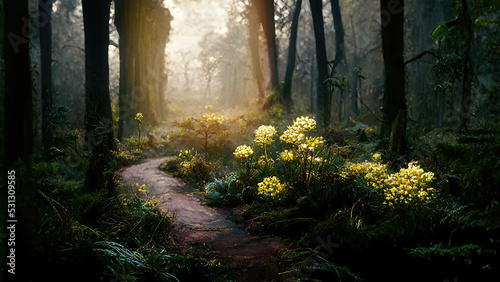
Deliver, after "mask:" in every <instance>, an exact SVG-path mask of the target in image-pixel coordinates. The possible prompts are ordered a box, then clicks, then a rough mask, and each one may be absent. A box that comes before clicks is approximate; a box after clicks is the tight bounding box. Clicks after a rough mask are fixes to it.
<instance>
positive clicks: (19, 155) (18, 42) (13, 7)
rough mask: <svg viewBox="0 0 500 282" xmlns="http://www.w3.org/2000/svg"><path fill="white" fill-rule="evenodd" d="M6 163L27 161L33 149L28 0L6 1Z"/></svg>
mask: <svg viewBox="0 0 500 282" xmlns="http://www.w3.org/2000/svg"><path fill="white" fill-rule="evenodd" d="M4 10H5V15H4V32H5V38H4V46H3V50H4V60H5V63H4V66H5V88H4V89H5V92H4V95H5V98H4V99H5V100H4V105H5V111H4V115H5V116H4V122H5V133H4V134H2V135H3V138H5V141H4V142H5V143H4V144H5V163H4V164H5V165H6V166H7V167H8V166H9V165H12V164H13V163H14V161H16V160H17V159H21V160H23V161H25V162H27V161H29V160H30V158H31V154H32V152H33V151H32V150H33V100H32V82H31V72H30V54H29V27H28V18H29V17H28V2H27V1H26V0H20V1H4Z"/></svg>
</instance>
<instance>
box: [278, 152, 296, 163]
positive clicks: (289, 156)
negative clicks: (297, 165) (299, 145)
mask: <svg viewBox="0 0 500 282" xmlns="http://www.w3.org/2000/svg"><path fill="white" fill-rule="evenodd" d="M293 158H294V156H293V152H292V151H288V150H284V151H283V152H281V153H280V159H281V160H282V161H284V162H291V161H293Z"/></svg>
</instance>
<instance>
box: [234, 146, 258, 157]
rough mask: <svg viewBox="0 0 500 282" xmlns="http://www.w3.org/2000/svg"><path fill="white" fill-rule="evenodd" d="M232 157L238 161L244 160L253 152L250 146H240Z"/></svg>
mask: <svg viewBox="0 0 500 282" xmlns="http://www.w3.org/2000/svg"><path fill="white" fill-rule="evenodd" d="M233 155H234V156H235V157H237V158H239V159H246V158H249V157H251V156H252V155H253V150H252V148H251V147H250V146H247V145H241V146H238V147H237V148H236V150H235V151H234V153H233Z"/></svg>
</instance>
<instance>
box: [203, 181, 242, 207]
mask: <svg viewBox="0 0 500 282" xmlns="http://www.w3.org/2000/svg"><path fill="white" fill-rule="evenodd" d="M244 190H245V187H244V186H243V185H241V184H240V183H238V179H237V176H236V175H235V174H230V175H227V176H225V177H220V178H214V179H213V181H212V182H209V183H207V184H206V185H205V194H204V195H203V196H204V198H205V203H206V204H207V205H209V206H215V205H235V204H238V203H241V200H242V197H243V192H244Z"/></svg>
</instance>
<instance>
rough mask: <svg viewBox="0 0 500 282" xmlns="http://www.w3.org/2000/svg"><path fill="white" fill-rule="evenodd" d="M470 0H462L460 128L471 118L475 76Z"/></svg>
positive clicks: (465, 126)
mask: <svg viewBox="0 0 500 282" xmlns="http://www.w3.org/2000/svg"><path fill="white" fill-rule="evenodd" d="M470 9H471V8H470V5H469V1H468V0H462V20H463V33H464V40H465V44H466V45H465V54H464V70H463V81H462V99H461V106H462V110H461V112H462V113H461V117H460V128H461V129H467V121H468V120H469V118H470V114H469V111H470V106H471V97H472V81H473V77H474V65H473V61H472V41H473V39H474V30H473V23H472V15H471V11H470Z"/></svg>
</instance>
